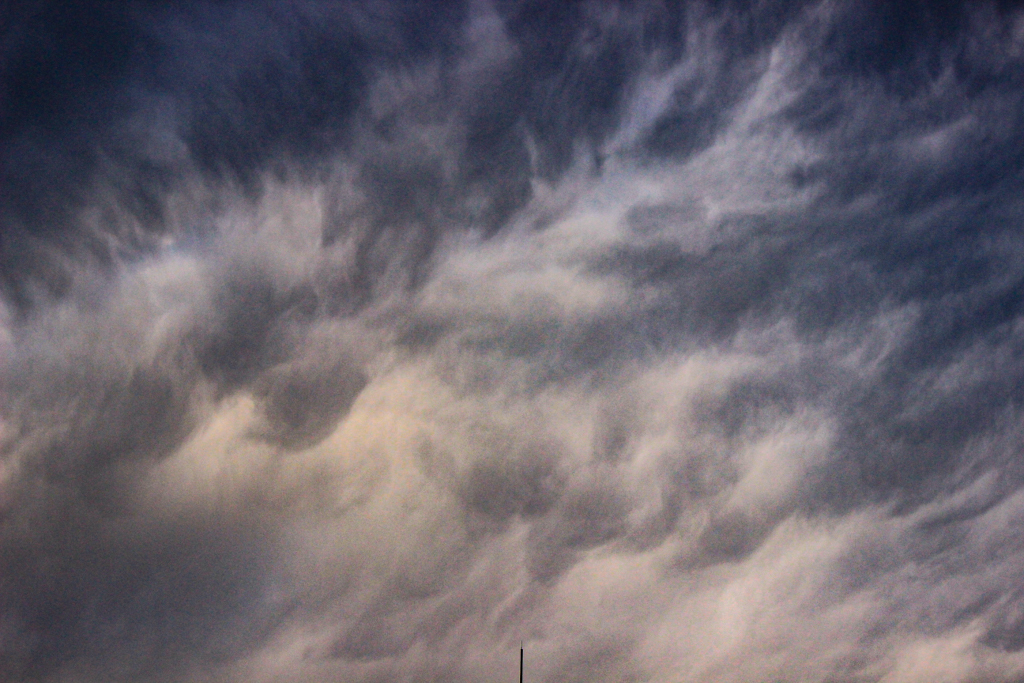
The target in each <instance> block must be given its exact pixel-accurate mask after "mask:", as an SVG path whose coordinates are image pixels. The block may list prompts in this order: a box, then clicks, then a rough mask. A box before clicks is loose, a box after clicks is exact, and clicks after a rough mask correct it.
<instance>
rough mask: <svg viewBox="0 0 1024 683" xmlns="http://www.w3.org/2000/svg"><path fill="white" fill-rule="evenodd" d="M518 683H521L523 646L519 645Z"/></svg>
mask: <svg viewBox="0 0 1024 683" xmlns="http://www.w3.org/2000/svg"><path fill="white" fill-rule="evenodd" d="M519 683H523V644H522V643H519Z"/></svg>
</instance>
